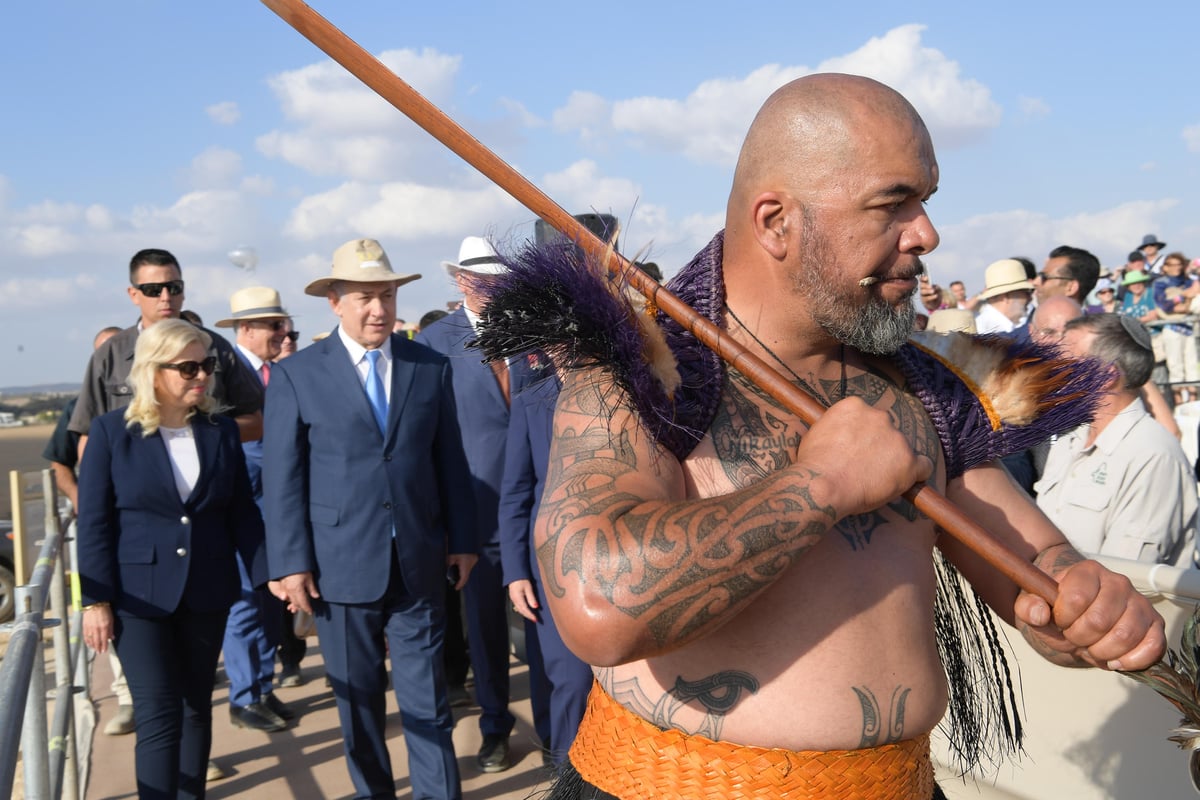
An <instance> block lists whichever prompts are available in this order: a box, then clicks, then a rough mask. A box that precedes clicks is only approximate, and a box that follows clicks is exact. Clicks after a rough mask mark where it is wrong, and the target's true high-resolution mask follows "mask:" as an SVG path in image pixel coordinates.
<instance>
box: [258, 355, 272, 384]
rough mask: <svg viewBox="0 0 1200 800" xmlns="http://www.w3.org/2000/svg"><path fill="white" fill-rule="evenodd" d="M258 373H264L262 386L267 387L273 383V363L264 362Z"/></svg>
mask: <svg viewBox="0 0 1200 800" xmlns="http://www.w3.org/2000/svg"><path fill="white" fill-rule="evenodd" d="M258 371H259V372H260V373H262V384H263V386H264V387H265V386H266V385H267V384H268V383H270V382H271V362H270V361H264V362H263V364H262V366H261V367H260V368H259V370H258Z"/></svg>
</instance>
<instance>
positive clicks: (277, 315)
mask: <svg viewBox="0 0 1200 800" xmlns="http://www.w3.org/2000/svg"><path fill="white" fill-rule="evenodd" d="M229 312H230V313H229V318H228V319H222V320H218V321H217V322H216V323H215V325H216V326H217V327H218V328H236V327H237V324H238V323H239V322H242V321H243V320H252V319H287V318H288V316H290V315H289V314H288V313H287V311H285V310H284V308H283V302H282V301H281V300H280V299H279V292H277V291H275V290H274V289H272V288H270V287H268V286H247V287H246V288H245V289H238V290H237V291H236V292H234V293H233V294H232V295H231V296H230V298H229Z"/></svg>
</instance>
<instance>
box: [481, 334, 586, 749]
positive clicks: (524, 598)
mask: <svg viewBox="0 0 1200 800" xmlns="http://www.w3.org/2000/svg"><path fill="white" fill-rule="evenodd" d="M522 361H523V364H522V365H521V366H523V367H527V368H520V369H518V368H514V369H513V383H512V407H511V415H510V416H511V418H510V420H509V423H508V441H507V443H506V445H505V450H504V480H503V481H502V483H501V484H500V513H499V527H500V555H501V560H502V561H503V565H504V581H505V583H506V584H507V585H508V596H509V598H510V599H511V600H512V604H513V608H515V609H516V610H517V613H519V614H520V615H521V616H523V617H525V654H526V656H525V661H526V663H527V664H529V700H530V704H531V705H532V706H533V719H534V727H535V728H536V730H537V734H538V736H539V737H541V739H542V744H543V746H544V747H545V748H546V750H545V753H544V754H543V759H544V760H545V761H546V762H554V763H558V762H560V761H562V760H563V759H564V758H566V756H567V751H568V750H569V749H570V747H571V743H572V742H573V741H575V733H576V731H578V730H579V721H580V720H582V719H583V712H584V710H585V709H586V708H587V697H588V692H589V691H591V688H592V668H591V667H590V666H588V665H587V664H585V663H584V662H583V661H582V660H580V658H579V657H578V656H576V655H575V654H574V653H572V652H571V651H570V650H569V649H567V646H566V644H564V643H563V640H562V636H561V635H560V634H559V632H558V628H557V627H555V625H554V618H553V617H552V616H551V614H550V607H549V606H548V605H547V604H546V594H545V590H544V588H543V584H542V580H541V571H540V569H539V566H538V562H537V551H536V550H534V548H533V544H532V542H533V522H534V520H535V519H537V513H538V507H539V506H540V505H541V501H542V489H543V488H544V487H545V483H546V467H547V465H548V463H549V460H550V440H551V438H552V437H553V428H554V425H553V423H554V404H555V403H556V402H557V400H558V392H559V388H560V384H559V380H558V376H557V375H555V373H554V366H553V365H552V364H551V363H550V361H549V359H548V358H546V356H545V355H544V354H542V353H530V354H529V355H528V356H526V357H525V358H524V359H522ZM516 366H517V365H516V364H514V367H516Z"/></svg>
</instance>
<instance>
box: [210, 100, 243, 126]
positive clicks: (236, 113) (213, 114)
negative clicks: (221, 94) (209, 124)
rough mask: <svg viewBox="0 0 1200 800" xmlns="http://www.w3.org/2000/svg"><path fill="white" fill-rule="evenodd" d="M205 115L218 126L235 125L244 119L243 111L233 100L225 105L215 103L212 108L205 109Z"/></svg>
mask: <svg viewBox="0 0 1200 800" xmlns="http://www.w3.org/2000/svg"><path fill="white" fill-rule="evenodd" d="M204 113H205V114H207V115H208V118H209V119H211V120H212V121H213V122H215V123H217V124H218V125H233V124H234V123H236V122H237V121H238V120H239V119H241V118H242V111H241V109H239V108H238V104H237V103H235V102H233V101H232V100H226V101H225V102H223V103H213V104H212V105H211V106H207V107H205V109H204Z"/></svg>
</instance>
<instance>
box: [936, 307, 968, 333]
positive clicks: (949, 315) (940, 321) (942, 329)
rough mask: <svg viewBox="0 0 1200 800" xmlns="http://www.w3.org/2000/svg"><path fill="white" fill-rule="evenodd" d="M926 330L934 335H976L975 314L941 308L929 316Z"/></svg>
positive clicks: (960, 309)
mask: <svg viewBox="0 0 1200 800" xmlns="http://www.w3.org/2000/svg"><path fill="white" fill-rule="evenodd" d="M925 330H927V331H932V332H933V333H954V332H955V331H959V332H961V333H971V334H973V333H975V314H974V312H972V311H969V310H968V309H965V308H939V309H937V310H936V311H934V312H933V313H932V314H930V315H929V324H928V325H927V326H926V327H925Z"/></svg>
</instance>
